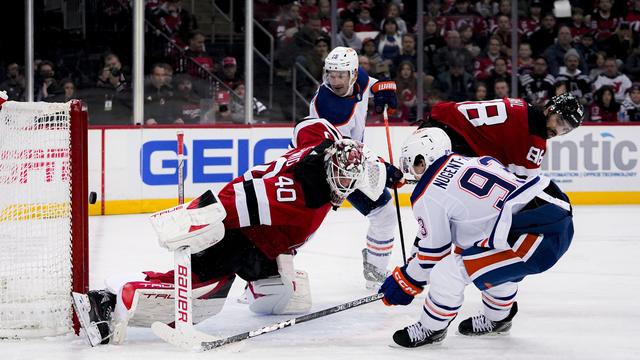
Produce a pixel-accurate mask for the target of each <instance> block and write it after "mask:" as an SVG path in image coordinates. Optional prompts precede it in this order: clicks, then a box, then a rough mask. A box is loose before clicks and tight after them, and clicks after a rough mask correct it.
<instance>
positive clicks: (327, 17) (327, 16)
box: [318, 0, 378, 34]
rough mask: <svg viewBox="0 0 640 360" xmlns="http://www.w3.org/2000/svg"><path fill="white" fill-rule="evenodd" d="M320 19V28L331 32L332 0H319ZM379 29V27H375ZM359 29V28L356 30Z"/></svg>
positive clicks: (325, 31)
mask: <svg viewBox="0 0 640 360" xmlns="http://www.w3.org/2000/svg"><path fill="white" fill-rule="evenodd" d="M318 8H319V9H320V12H319V13H318V19H320V29H321V30H322V32H324V33H326V34H328V33H330V32H331V2H330V0H320V1H318ZM375 29H376V30H378V27H376V28H375ZM356 31H357V30H356Z"/></svg>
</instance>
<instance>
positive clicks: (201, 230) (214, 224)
mask: <svg viewBox="0 0 640 360" xmlns="http://www.w3.org/2000/svg"><path fill="white" fill-rule="evenodd" d="M226 216H227V213H226V211H225V209H224V207H223V206H222V203H220V200H219V199H218V197H217V196H216V195H215V194H213V192H211V190H207V191H206V192H205V193H204V194H202V195H200V196H199V197H197V198H195V199H193V200H191V201H190V202H189V203H187V204H182V205H178V206H174V207H172V208H169V209H165V210H162V211H158V212H157V213H155V214H152V215H151V217H150V220H151V225H152V226H153V229H154V230H155V232H156V234H157V235H158V243H159V244H160V246H161V247H163V248H166V249H167V250H169V251H174V250H176V249H177V248H180V247H182V246H189V247H190V248H191V253H192V254H195V253H198V252H200V251H202V250H204V249H206V248H208V247H210V246H213V245H215V244H216V243H218V242H219V241H220V240H222V238H223V237H224V233H225V229H224V224H223V223H222V221H223V220H224V218H225V217H226Z"/></svg>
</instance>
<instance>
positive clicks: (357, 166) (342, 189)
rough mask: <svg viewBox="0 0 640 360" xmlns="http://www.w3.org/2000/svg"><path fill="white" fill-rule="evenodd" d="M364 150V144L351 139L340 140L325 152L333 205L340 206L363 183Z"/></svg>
mask: <svg viewBox="0 0 640 360" xmlns="http://www.w3.org/2000/svg"><path fill="white" fill-rule="evenodd" d="M362 150H363V147H362V143H359V142H357V141H354V140H351V139H343V140H338V141H336V142H335V143H334V144H333V145H331V146H330V147H328V148H327V149H326V150H325V156H324V167H325V171H326V173H327V182H328V183H329V187H330V188H331V204H332V205H334V206H340V205H341V204H342V202H343V201H344V200H345V199H346V198H347V196H349V194H351V193H352V192H353V191H354V190H356V188H357V186H358V183H359V182H360V181H361V179H362V177H363V172H364V161H365V156H364V153H363V151H362Z"/></svg>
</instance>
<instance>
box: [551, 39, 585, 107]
mask: <svg viewBox="0 0 640 360" xmlns="http://www.w3.org/2000/svg"><path fill="white" fill-rule="evenodd" d="M580 61H581V59H580V54H578V52H577V51H576V50H575V49H569V50H568V51H567V52H566V53H565V54H564V64H565V66H561V67H560V70H559V71H558V76H556V83H558V82H565V83H566V84H567V91H568V92H570V93H571V94H573V96H575V97H576V99H579V100H580V102H581V103H582V104H583V105H584V104H587V103H588V102H590V101H591V89H590V86H589V81H590V80H589V76H587V75H586V74H584V73H582V71H581V70H580V69H579V68H578V67H579V66H580Z"/></svg>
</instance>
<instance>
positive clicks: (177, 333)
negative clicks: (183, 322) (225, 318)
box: [151, 321, 218, 351]
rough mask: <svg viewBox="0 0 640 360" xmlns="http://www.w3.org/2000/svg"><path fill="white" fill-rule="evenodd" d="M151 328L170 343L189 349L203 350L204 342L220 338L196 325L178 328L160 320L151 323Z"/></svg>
mask: <svg viewBox="0 0 640 360" xmlns="http://www.w3.org/2000/svg"><path fill="white" fill-rule="evenodd" d="M151 330H152V331H153V333H154V334H156V336H158V337H159V338H161V339H162V340H164V341H166V342H168V343H169V344H171V345H174V346H176V347H179V348H181V349H184V350H189V351H198V350H201V344H202V343H203V342H213V341H217V340H218V338H217V337H215V336H211V335H208V334H205V333H203V332H200V331H198V330H196V329H195V328H194V327H186V328H184V329H181V330H177V329H174V328H172V327H171V326H169V325H167V324H165V323H161V322H159V321H156V322H154V323H153V324H151Z"/></svg>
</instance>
